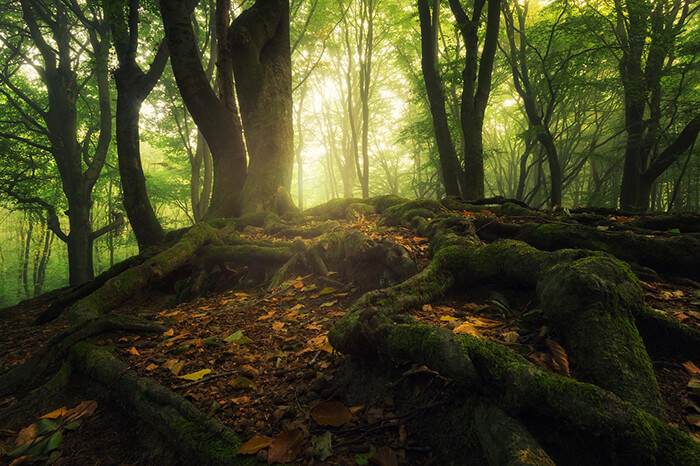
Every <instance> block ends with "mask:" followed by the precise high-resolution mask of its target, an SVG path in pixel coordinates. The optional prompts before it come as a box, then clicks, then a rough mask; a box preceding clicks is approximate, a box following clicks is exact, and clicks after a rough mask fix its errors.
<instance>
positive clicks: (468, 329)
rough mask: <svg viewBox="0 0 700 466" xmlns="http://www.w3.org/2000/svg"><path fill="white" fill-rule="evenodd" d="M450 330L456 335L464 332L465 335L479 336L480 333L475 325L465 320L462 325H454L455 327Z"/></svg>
mask: <svg viewBox="0 0 700 466" xmlns="http://www.w3.org/2000/svg"><path fill="white" fill-rule="evenodd" d="M452 332H453V333H456V334H458V335H464V334H466V335H472V336H475V337H477V338H481V333H479V331H478V330H477V329H476V327H474V326H473V325H472V324H470V323H469V322H465V323H463V324H462V325H459V326H457V327H455V329H454V330H452Z"/></svg>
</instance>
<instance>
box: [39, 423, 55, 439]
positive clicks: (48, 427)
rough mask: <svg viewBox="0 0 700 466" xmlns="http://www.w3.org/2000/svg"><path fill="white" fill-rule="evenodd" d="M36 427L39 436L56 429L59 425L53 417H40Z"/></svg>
mask: <svg viewBox="0 0 700 466" xmlns="http://www.w3.org/2000/svg"><path fill="white" fill-rule="evenodd" d="M36 427H37V430H36V435H37V437H38V436H39V435H46V434H48V433H49V432H53V431H55V430H56V429H58V427H59V426H58V424H56V423H55V422H54V421H52V420H51V419H39V420H38V421H37V422H36Z"/></svg>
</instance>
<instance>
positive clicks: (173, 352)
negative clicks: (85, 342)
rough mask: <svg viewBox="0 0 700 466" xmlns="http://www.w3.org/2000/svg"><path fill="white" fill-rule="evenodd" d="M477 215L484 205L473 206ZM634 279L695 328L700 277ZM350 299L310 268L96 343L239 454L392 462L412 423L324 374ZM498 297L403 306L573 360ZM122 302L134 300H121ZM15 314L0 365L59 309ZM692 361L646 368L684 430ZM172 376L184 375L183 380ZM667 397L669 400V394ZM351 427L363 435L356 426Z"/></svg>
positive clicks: (694, 384) (38, 334)
mask: <svg viewBox="0 0 700 466" xmlns="http://www.w3.org/2000/svg"><path fill="white" fill-rule="evenodd" d="M482 215H489V216H490V215H491V213H490V212H487V213H484V212H482ZM375 220H376V219H374V220H373V219H372V218H371V217H370V218H364V219H359V220H358V221H357V222H354V223H352V224H349V225H348V226H347V227H349V228H355V229H359V230H361V231H363V232H364V233H365V234H368V235H369V236H372V237H377V238H379V237H381V238H384V237H390V238H391V239H393V240H394V241H396V242H398V243H400V244H401V245H403V247H404V248H405V249H406V250H407V251H408V252H409V255H411V257H412V258H413V259H414V260H416V261H417V262H418V263H419V264H421V265H426V264H427V262H428V258H427V251H428V247H429V242H428V241H427V239H426V238H421V237H416V236H414V235H413V234H412V233H411V232H410V231H408V230H405V229H401V228H400V227H390V228H384V227H377V225H376V221H375ZM642 286H643V289H644V292H645V295H646V299H647V303H648V304H649V305H650V306H652V307H653V308H655V309H657V310H658V311H659V312H664V313H666V314H667V315H670V316H671V317H672V318H675V319H676V320H679V321H681V322H683V323H685V324H688V325H691V326H694V327H696V328H698V327H700V325H698V324H699V323H700V313H699V312H700V306H699V304H700V303H698V296H699V295H698V294H697V290H698V288H700V285H698V284H695V283H673V282H660V283H650V282H642ZM358 297H359V293H358V292H357V291H355V290H347V289H342V290H341V289H336V288H334V287H329V286H326V284H324V283H323V282H320V281H317V277H315V276H311V277H303V279H302V277H296V278H292V279H289V280H287V281H286V282H284V283H283V285H282V286H281V287H280V289H279V290H276V291H274V292H273V293H266V292H264V291H263V290H246V292H241V291H231V292H227V293H222V294H220V295H213V296H209V297H205V298H199V299H196V300H194V301H191V302H188V303H183V304H181V305H179V306H178V307H176V308H169V307H168V306H163V307H162V308H160V309H158V310H157V311H156V312H155V313H154V320H157V321H159V322H162V323H164V324H165V325H166V326H167V328H168V330H167V331H166V332H164V333H163V334H162V335H159V336H157V337H155V338H152V337H140V336H138V335H134V336H127V337H123V336H121V335H119V337H118V338H116V337H115V338H109V337H108V338H105V339H103V340H102V341H101V342H100V343H102V344H112V345H115V346H116V347H117V354H118V355H119V356H120V357H121V358H122V359H123V360H124V361H125V362H127V363H128V364H129V365H130V367H131V368H132V369H133V370H135V371H137V372H139V373H140V374H141V375H143V376H147V377H150V378H153V379H155V380H156V381H158V382H159V383H161V384H163V385H164V386H166V387H170V388H171V389H173V390H175V391H176V392H178V393H180V394H181V395H183V396H184V397H185V398H187V399H189V400H190V401H192V402H193V403H195V404H196V405H197V406H198V407H199V408H200V409H202V410H203V411H204V412H208V413H211V414H212V415H214V416H216V417H217V418H218V419H219V420H221V421H222V422H224V423H225V424H227V425H228V426H230V427H232V428H234V429H235V430H236V431H237V432H238V433H239V434H240V435H241V437H242V439H243V441H244V442H245V443H244V446H243V448H242V449H241V451H240V452H239V453H240V454H249V455H257V456H258V459H260V460H263V461H268V462H273V461H281V460H284V461H289V462H294V463H295V464H320V463H319V462H322V463H323V464H349V462H351V463H352V464H397V462H398V461H399V460H402V461H405V457H406V454H407V453H406V450H404V449H403V446H404V445H410V444H411V442H412V440H411V435H412V431H411V429H407V428H406V425H405V423H404V419H403V418H401V416H399V415H397V414H396V413H394V412H393V411H392V407H391V404H392V403H391V399H388V400H385V402H386V403H385V406H345V405H344V404H343V403H342V401H338V400H337V399H334V398H335V397H337V393H336V392H335V391H334V389H333V386H332V383H330V382H329V380H331V379H332V377H333V375H334V373H335V372H336V370H337V369H338V367H339V366H340V364H341V363H342V357H341V356H339V355H337V354H334V353H333V349H332V347H331V346H330V344H329V343H328V339H327V333H328V329H329V328H330V327H331V326H332V325H333V324H334V323H335V322H337V320H338V319H339V318H340V317H342V315H343V314H344V312H345V311H346V310H347V308H348V307H349V306H350V305H351V304H352V303H353V302H354V301H355V300H356V299H357V298H358ZM465 301H466V302H465ZM37 302H39V303H40V304H39V305H38V307H41V306H43V307H44V308H45V305H46V303H47V302H48V300H46V301H43V302H41V301H37ZM498 304H500V302H498V303H497V302H495V301H494V300H492V299H491V300H489V299H487V298H485V297H484V299H475V300H474V301H471V300H470V299H469V298H466V299H465V298H460V299H457V300H449V299H448V300H445V301H444V302H440V303H433V304H432V305H425V306H422V307H421V309H415V310H413V315H414V316H415V317H416V318H418V319H419V320H421V321H424V322H426V323H430V324H432V325H436V326H442V327H446V328H448V329H450V330H452V331H454V332H455V333H464V334H468V335H472V336H475V337H478V338H486V339H490V340H492V341H494V342H497V343H500V344H502V345H505V346H507V347H509V348H510V349H511V350H513V351H515V352H518V353H520V354H522V355H523V356H525V357H527V358H528V359H530V360H531V361H533V362H535V363H536V364H539V365H540V366H542V367H543V368H545V369H547V370H551V371H553V372H558V373H560V374H562V375H571V374H572V373H574V374H575V367H576V366H575V362H572V361H569V359H568V356H567V354H566V349H565V346H566V345H565V343H566V342H565V341H560V340H559V339H558V338H556V335H550V333H549V331H548V329H547V328H546V327H542V328H541V329H539V331H538V332H537V334H528V333H527V332H526V331H524V329H521V328H519V327H518V325H517V322H516V320H515V319H513V318H511V317H509V313H506V312H505V311H506V310H508V309H505V306H503V305H500V306H499V305H498ZM25 305H26V304H25ZM152 305H153V303H151V306H152ZM39 310H41V309H38V310H37V311H39ZM149 310H150V309H149ZM125 311H126V312H138V311H139V309H138V308H135V307H134V305H133V304H132V305H130V309H127V310H125ZM151 313H153V311H151ZM19 314H20V313H18V318H17V320H16V322H17V324H16V325H20V326H22V327H24V328H25V329H27V330H24V329H23V332H24V333H23V332H18V331H15V332H7V333H6V334H5V335H0V344H2V345H3V347H9V348H11V350H10V351H9V352H8V358H7V359H5V360H4V361H2V362H0V365H3V366H4V367H7V366H9V365H11V364H14V363H16V362H19V361H21V360H23V359H24V358H26V357H27V355H28V354H30V353H31V351H32V350H33V349H35V348H37V347H39V346H40V345H41V344H42V343H43V342H45V341H46V340H48V339H49V338H50V337H51V336H53V335H54V334H55V333H57V332H58V331H60V330H61V329H64V328H65V327H66V322H65V317H63V318H61V319H58V320H57V321H54V322H52V323H50V324H49V325H47V326H44V327H33V326H31V325H29V322H30V320H29V319H30V318H31V315H32V314H31V313H26V312H25V313H23V314H22V317H21V319H23V320H20V318H19ZM34 315H36V312H35V313H34ZM17 328H18V327H15V329H17ZM697 363H698V361H687V362H686V363H684V364H683V365H680V364H676V365H675V366H674V367H670V365H666V366H665V367H664V368H661V369H658V368H657V378H658V379H659V383H660V386H661V389H662V394H663V396H664V407H665V408H666V410H667V412H668V413H669V418H670V419H671V421H670V422H671V423H674V424H675V425H680V427H682V428H684V429H686V430H691V434H692V433H693V429H694V432H699V431H700V428H698V427H696V426H697V425H698V423H699V422H700V408H698V406H700V396H698V395H699V392H700V376H699V375H698V372H697V366H695V364H697ZM180 374H185V375H180ZM404 374H405V375H404V376H405V377H412V376H416V375H418V374H429V375H431V376H434V374H435V373H434V371H432V370H430V369H428V368H425V367H414V368H412V369H410V370H407V371H405V373H404ZM412 374H413V375H412ZM183 380H186V381H187V383H184V384H183V383H182V382H183ZM674 398H675V399H678V400H681V403H675V404H673V403H671V402H669V400H672V399H674ZM679 406H681V407H680V408H679ZM64 410H67V408H58V409H55V410H54V411H52V412H47V413H46V416H47V417H46V418H45V420H44V421H42V422H54V420H55V419H59V418H61V416H66V411H64ZM54 416H56V417H55V418H54V419H51V417H54ZM38 421H39V420H37V422H38ZM78 421H80V419H77V420H76V421H74V422H78ZM67 426H68V425H67V424H66V425H64V427H65V428H67ZM362 426H364V427H362ZM367 426H374V427H371V429H370V430H371V431H372V436H371V437H370V438H369V440H370V441H369V442H367V441H365V442H362V443H357V442H356V438H357V437H358V435H357V432H358V430H357V429H367V428H368V427H367ZM38 427H42V428H43V429H45V430H46V429H48V431H47V433H49V434H51V435H54V434H56V433H57V432H58V429H54V430H51V429H53V427H54V426H53V425H52V424H46V425H43V426H38ZM372 429H376V430H372ZM64 430H65V429H64ZM63 433H64V432H61V435H63ZM25 435H26V433H25ZM51 435H48V436H46V435H45V436H44V438H49V437H51ZM68 435H80V433H79V432H69V434H68ZM86 435H87V434H86ZM359 437H361V438H364V434H362V435H360V436H359ZM35 438H36V437H35ZM50 442H53V443H52V446H53V445H56V444H58V445H60V443H61V439H60V438H59V436H58V435H56V436H54V437H53V438H51V440H50ZM47 444H48V441H47ZM54 451H56V450H54ZM414 458H415V457H414ZM423 459H424V460H425V459H427V458H426V457H423ZM419 462H421V461H419Z"/></svg>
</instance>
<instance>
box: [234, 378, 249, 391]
mask: <svg viewBox="0 0 700 466" xmlns="http://www.w3.org/2000/svg"><path fill="white" fill-rule="evenodd" d="M229 385H230V386H231V387H233V388H237V389H242V388H251V387H252V386H253V381H252V380H250V379H249V378H247V377H238V378H236V379H234V380H232V381H230V382H229Z"/></svg>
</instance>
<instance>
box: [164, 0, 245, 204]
mask: <svg viewBox="0 0 700 466" xmlns="http://www.w3.org/2000/svg"><path fill="white" fill-rule="evenodd" d="M160 9H161V16H162V17H163V25H164V27H165V35H166V38H167V41H168V48H169V50H170V62H171V64H172V67H173V73H174V74H175V80H176V81H177V85H178V88H179V89H180V93H181V95H182V99H183V100H184V102H185V105H186V106H187V109H188V110H189V112H190V114H191V115H192V118H193V119H194V121H195V123H196V124H197V127H198V128H199V130H200V131H201V132H202V134H203V135H204V138H205V139H206V141H207V143H208V144H209V148H210V150H211V153H212V159H213V168H214V180H213V186H212V199H211V204H210V207H209V210H208V212H207V216H208V217H210V218H214V217H233V216H236V215H237V214H238V212H239V209H238V208H237V202H238V197H239V195H240V193H241V191H242V189H243V185H244V183H245V180H246V175H247V167H246V151H245V144H244V143H243V133H242V127H241V124H240V121H239V119H238V114H237V112H235V111H234V110H232V109H231V108H229V107H228V106H227V105H226V104H225V103H224V102H222V101H221V100H219V98H218V97H217V96H216V94H215V93H214V91H213V90H212V88H211V86H210V85H209V80H208V79H207V77H206V74H205V72H204V70H203V68H202V63H201V60H200V58H199V52H198V51H197V47H196V45H195V37H194V33H193V31H192V25H191V24H190V20H189V11H188V8H187V6H186V4H185V2H184V1H183V0H163V1H161V2H160Z"/></svg>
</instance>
